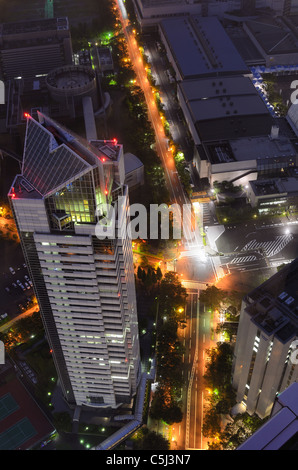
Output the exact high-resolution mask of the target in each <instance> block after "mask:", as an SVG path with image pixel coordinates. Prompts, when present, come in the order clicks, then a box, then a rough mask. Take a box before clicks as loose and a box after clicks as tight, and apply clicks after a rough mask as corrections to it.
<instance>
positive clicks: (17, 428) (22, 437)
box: [0, 418, 37, 450]
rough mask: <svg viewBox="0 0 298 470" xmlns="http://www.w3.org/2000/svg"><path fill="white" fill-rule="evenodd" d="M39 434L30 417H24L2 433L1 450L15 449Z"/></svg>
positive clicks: (0, 436) (0, 439)
mask: <svg viewBox="0 0 298 470" xmlns="http://www.w3.org/2000/svg"><path fill="white" fill-rule="evenodd" d="M35 434H37V431H36V429H35V428H34V426H33V425H32V424H31V422H30V421H29V419H28V418H23V419H22V420H21V421H19V422H18V423H16V424H14V425H13V426H11V427H10V428H9V429H7V430H6V431H4V432H2V433H1V434H0V450H14V449H17V448H18V447H19V446H21V445H22V444H23V443H24V442H26V441H28V439H30V438H31V437H33V436H34V435H35Z"/></svg>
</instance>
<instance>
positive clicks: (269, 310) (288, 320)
mask: <svg viewBox="0 0 298 470" xmlns="http://www.w3.org/2000/svg"><path fill="white" fill-rule="evenodd" d="M297 278H298V258H297V259H295V260H294V261H293V262H291V263H289V264H287V265H286V266H285V267H284V268H283V269H281V270H280V271H279V272H277V273H276V274H275V275H274V276H272V277H271V278H270V279H268V280H267V281H266V282H264V283H263V284H261V285H260V286H259V287H257V288H256V289H255V290H253V291H252V292H251V293H250V294H248V295H247V296H246V298H245V301H246V302H247V307H246V312H247V313H249V314H250V315H251V317H252V320H253V322H254V323H256V324H257V325H258V326H259V327H260V329H262V330H263V331H265V332H266V334H269V335H270V334H274V335H275V336H276V337H278V338H279V340H280V341H281V342H287V341H289V339H290V338H291V337H294V336H295V335H296V333H297V330H298V289H297Z"/></svg>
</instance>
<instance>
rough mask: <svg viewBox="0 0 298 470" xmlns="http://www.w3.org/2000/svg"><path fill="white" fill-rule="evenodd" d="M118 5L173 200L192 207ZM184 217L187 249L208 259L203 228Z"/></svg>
mask: <svg viewBox="0 0 298 470" xmlns="http://www.w3.org/2000/svg"><path fill="white" fill-rule="evenodd" d="M117 4H118V10H119V14H120V22H121V24H122V29H123V32H124V35H125V38H126V44H127V49H128V54H129V57H130V60H131V63H132V65H133V68H134V71H135V73H136V77H137V83H138V85H139V87H140V88H141V89H142V91H143V93H144V97H145V100H146V104H147V109H148V117H149V120H150V122H151V124H152V127H153V130H154V133H155V142H156V151H157V154H158V155H159V157H160V160H161V163H162V165H163V168H164V171H165V178H166V183H167V187H168V190H169V193H170V200H171V201H172V203H173V204H179V205H180V206H183V205H185V206H187V205H188V206H189V207H191V204H190V201H189V200H188V199H187V197H186V194H185V191H184V189H183V187H182V184H181V181H180V179H179V178H178V174H177V171H176V165H175V160H174V157H173V154H172V151H171V150H169V149H168V138H167V137H166V135H165V131H164V127H163V122H162V119H161V116H160V114H159V110H158V107H157V104H156V102H155V99H154V96H153V94H154V90H153V89H152V87H151V85H150V82H149V80H148V77H147V71H146V68H145V65H144V63H143V58H142V54H141V52H140V50H139V46H138V43H137V41H136V38H135V34H134V32H133V29H132V28H131V26H130V24H129V20H128V16H127V12H126V9H125V6H124V4H123V1H122V0H117ZM183 215H184V218H185V224H184V227H183V230H184V232H183V237H184V246H185V248H186V249H187V250H189V251H193V250H194V249H195V250H196V253H197V255H198V254H199V253H201V255H202V260H204V259H205V253H204V245H203V241H202V238H201V235H200V233H199V228H198V227H197V226H196V227H195V230H192V222H193V220H192V214H191V211H188V210H187V211H185V210H184V211H183Z"/></svg>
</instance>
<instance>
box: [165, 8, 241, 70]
mask: <svg viewBox="0 0 298 470" xmlns="http://www.w3.org/2000/svg"><path fill="white" fill-rule="evenodd" d="M160 26H161V29H162V31H163V34H164V36H165V38H166V41H167V44H168V46H169V48H170V50H171V53H172V55H173V57H174V60H175V62H176V65H177V67H178V69H179V71H180V74H181V76H182V77H183V78H194V77H199V76H204V75H213V74H214V73H218V74H226V73H236V72H237V73H243V72H247V71H248V69H247V66H246V64H245V62H244V61H243V59H242V57H241V56H240V54H239V53H238V51H237V49H236V47H235V46H234V44H233V42H232V41H231V39H230V38H229V36H228V35H227V33H226V32H225V30H224V28H223V26H222V25H221V23H220V21H219V20H218V19H217V18H215V17H208V18H202V17H201V16H199V15H194V16H191V17H190V16H188V17H175V18H168V19H164V20H162V21H161V24H160Z"/></svg>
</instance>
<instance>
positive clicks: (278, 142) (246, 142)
mask: <svg viewBox="0 0 298 470" xmlns="http://www.w3.org/2000/svg"><path fill="white" fill-rule="evenodd" d="M229 142H230V145H231V148H232V151H233V153H234V155H235V158H236V160H250V159H251V158H252V155H253V158H254V159H258V158H266V157H267V158H273V157H280V156H283V157H290V156H293V157H294V156H295V155H296V151H295V148H294V146H293V145H292V142H291V141H290V140H289V139H288V138H287V137H280V138H279V139H271V138H270V137H269V136H268V135H264V136H255V137H242V138H241V139H231V140H230V141H229Z"/></svg>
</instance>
